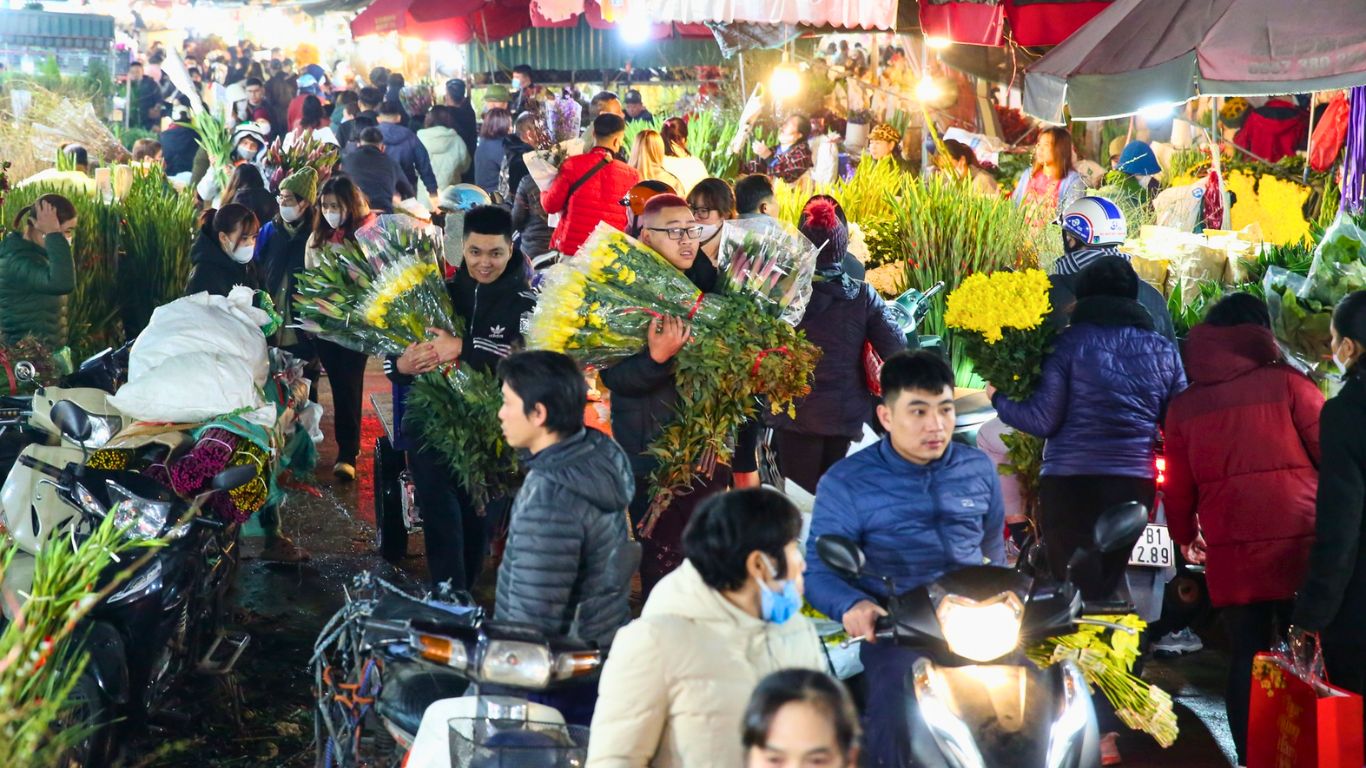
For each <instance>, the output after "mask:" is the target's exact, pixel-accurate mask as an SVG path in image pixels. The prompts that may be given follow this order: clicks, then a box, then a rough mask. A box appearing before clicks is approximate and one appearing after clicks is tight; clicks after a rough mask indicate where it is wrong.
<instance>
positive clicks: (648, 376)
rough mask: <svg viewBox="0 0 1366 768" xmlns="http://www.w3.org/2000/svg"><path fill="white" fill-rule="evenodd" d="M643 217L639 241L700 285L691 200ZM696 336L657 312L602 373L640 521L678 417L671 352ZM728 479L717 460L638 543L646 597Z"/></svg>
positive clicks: (663, 203) (682, 322)
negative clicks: (636, 344)
mask: <svg viewBox="0 0 1366 768" xmlns="http://www.w3.org/2000/svg"><path fill="white" fill-rule="evenodd" d="M640 221H641V230H640V241H641V242H642V243H644V244H645V245H647V246H649V247H650V248H652V249H654V250H655V251H656V252H657V253H659V255H660V256H663V257H664V260H665V261H667V262H668V263H669V264H670V265H672V266H673V267H674V269H677V270H678V271H679V272H682V273H684V274H685V275H688V278H689V279H690V280H692V282H693V284H694V285H698V284H699V283H698V280H697V279H695V277H694V269H693V267H694V266H695V264H696V263H698V262H703V261H707V259H706V258H705V257H703V258H701V259H699V258H697V256H698V253H699V250H698V248H699V245H700V243H701V238H702V226H701V225H700V224H698V223H697V220H696V219H695V218H694V217H693V213H692V209H691V208H689V207H688V203H687V201H685V200H684V199H683V198H681V197H679V196H678V195H672V194H664V195H655V196H654V197H652V198H650V200H649V202H647V203H646V204H645V210H644V211H643V212H642V213H641V216H640ZM699 287H700V286H699ZM691 335H692V329H691V327H690V326H689V324H688V322H687V320H686V319H685V318H681V317H663V318H660V319H658V320H656V321H655V323H654V324H653V325H652V326H651V327H650V330H649V338H648V342H647V344H646V346H645V349H643V350H641V351H640V352H637V353H636V354H634V355H632V356H631V357H628V358H626V359H625V360H622V361H621V362H619V363H617V364H616V365H613V366H612V367H611V368H608V369H606V370H604V371H603V372H602V383H603V384H604V385H606V386H607V388H608V389H609V390H611V392H612V433H613V436H614V437H616V439H617V442H618V443H620V444H621V447H622V448H623V449H625V450H626V455H627V456H628V457H629V458H630V460H631V473H632V474H633V475H634V476H635V481H636V491H635V496H634V497H633V498H632V499H631V507H630V509H631V519H632V521H633V522H634V523H635V524H636V525H639V524H640V522H641V520H643V519H644V517H645V512H646V511H647V509H648V507H649V504H650V474H651V473H652V472H653V471H654V469H655V467H656V465H657V460H656V459H655V458H653V457H651V456H649V455H647V453H646V451H647V450H648V449H649V447H650V444H651V443H653V442H654V440H655V438H656V437H658V436H659V434H660V433H661V432H663V431H664V428H665V426H667V425H668V423H669V422H670V421H671V420H673V418H674V412H675V408H676V405H677V403H678V389H677V386H676V384H675V381H674V358H675V357H676V356H677V355H678V353H679V351H680V350H682V349H683V346H684V345H686V344H687V343H688V339H689V338H691ZM693 458H694V459H700V458H701V457H700V456H696V457H693ZM730 481H731V468H730V467H727V466H725V465H720V466H717V468H716V470H715V472H714V473H713V475H712V476H711V477H710V478H703V479H700V480H697V481H696V482H695V483H694V484H693V488H692V491H691V492H690V493H686V494H681V495H679V496H677V497H675V498H674V500H673V502H672V503H671V504H670V505H669V507H668V508H667V509H665V510H664V512H663V513H662V514H661V515H660V517H659V521H658V523H657V524H656V525H655V528H654V531H653V532H652V533H651V535H650V538H647V539H643V540H642V541H641V548H642V558H641V565H640V584H641V589H642V591H643V592H644V593H645V594H646V595H648V594H649V592H650V590H651V589H652V588H653V587H654V585H655V584H656V583H658V582H659V580H660V579H661V578H663V577H664V576H665V575H666V574H668V573H669V572H670V571H672V570H673V569H674V568H676V567H678V565H679V564H680V563H682V562H683V551H682V546H681V543H680V542H681V541H682V538H683V529H684V528H685V527H686V526H687V524H688V520H689V519H691V517H692V511H693V509H694V508H695V507H696V506H697V505H698V504H699V503H700V502H701V501H702V500H703V499H706V498H707V497H708V496H711V495H713V494H716V493H720V492H723V491H725V490H726V489H727V488H728V487H729V486H730Z"/></svg>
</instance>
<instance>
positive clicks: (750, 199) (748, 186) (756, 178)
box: [735, 173, 778, 219]
mask: <svg viewBox="0 0 1366 768" xmlns="http://www.w3.org/2000/svg"><path fill="white" fill-rule="evenodd" d="M735 212H736V213H737V214H738V215H739V216H740V218H742V219H756V218H759V217H764V216H766V217H768V218H774V217H776V216H777V215H778V198H777V196H776V195H775V194H774V192H773V179H770V178H769V177H767V176H765V175H764V174H762V173H751V174H750V175H748V176H746V177H744V178H742V179H740V180H739V181H737V182H735Z"/></svg>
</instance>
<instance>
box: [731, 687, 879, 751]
mask: <svg viewBox="0 0 1366 768" xmlns="http://www.w3.org/2000/svg"><path fill="white" fill-rule="evenodd" d="M744 723H745V727H744V732H743V734H742V738H741V740H742V741H743V743H744V746H745V753H746V754H745V765H746V766H748V768H817V766H819V767H820V768H852V766H856V765H858V753H859V748H858V743H859V722H858V710H856V709H855V708H854V700H853V699H852V698H851V697H850V696H849V691H848V690H846V689H845V687H844V685H842V684H841V683H840V681H838V680H836V679H835V678H833V677H831V676H829V675H827V674H823V673H821V672H813V671H811V670H809V669H784V670H783V671H781V672H774V673H773V674H771V675H769V676H768V677H765V678H764V679H763V681H761V682H760V683H759V687H758V688H755V689H754V695H753V696H752V697H751V698H750V700H749V708H748V709H746V710H745V721H744Z"/></svg>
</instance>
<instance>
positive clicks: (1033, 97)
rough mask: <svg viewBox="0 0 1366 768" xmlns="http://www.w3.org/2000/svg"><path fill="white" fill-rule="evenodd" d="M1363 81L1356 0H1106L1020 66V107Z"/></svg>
mask: <svg viewBox="0 0 1366 768" xmlns="http://www.w3.org/2000/svg"><path fill="white" fill-rule="evenodd" d="M1362 84H1366V13H1363V9H1362V3H1361V0H1314V2H1310V3H1288V2H1286V1H1285V0H1182V1H1181V2H1172V0H1115V2H1114V3H1113V4H1112V5H1111V6H1110V7H1109V8H1107V9H1105V10H1104V11H1102V12H1101V13H1100V14H1099V15H1097V16H1096V17H1095V18H1094V19H1092V20H1091V22H1090V23H1088V24H1087V25H1086V26H1084V27H1082V28H1081V29H1080V30H1078V31H1077V32H1076V34H1074V35H1073V36H1072V37H1070V38H1068V39H1067V40H1066V41H1064V42H1063V43H1062V44H1061V45H1059V46H1058V47H1056V48H1054V49H1053V50H1052V52H1050V53H1049V54H1048V55H1047V56H1045V57H1044V58H1042V59H1040V60H1039V61H1038V62H1037V63H1035V64H1034V65H1033V66H1032V67H1030V68H1029V70H1028V71H1027V72H1026V73H1025V85H1024V109H1025V111H1026V112H1028V113H1029V114H1031V115H1034V116H1035V117H1038V118H1040V119H1042V120H1046V121H1049V122H1054V123H1061V122H1062V121H1063V108H1064V106H1067V107H1069V108H1070V111H1071V117H1072V118H1073V119H1077V120H1098V119H1103V118H1109V117H1121V116H1125V115H1131V114H1134V113H1135V112H1139V111H1141V110H1143V109H1144V108H1147V107H1153V106H1159V105H1169V104H1180V103H1183V102H1185V101H1188V100H1190V99H1192V98H1195V97H1197V96H1275V95H1278V94H1286V93H1304V92H1306V91H1318V90H1330V89H1337V88H1347V87H1350V86H1354V85H1362Z"/></svg>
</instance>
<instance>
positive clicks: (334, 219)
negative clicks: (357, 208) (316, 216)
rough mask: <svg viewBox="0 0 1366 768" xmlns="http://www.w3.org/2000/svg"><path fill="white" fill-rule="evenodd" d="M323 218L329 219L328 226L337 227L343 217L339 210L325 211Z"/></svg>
mask: <svg viewBox="0 0 1366 768" xmlns="http://www.w3.org/2000/svg"><path fill="white" fill-rule="evenodd" d="M323 218H324V219H326V220H327V226H329V227H331V228H333V229H337V228H338V227H340V226H341V223H342V217H341V213H339V212H336V211H328V212H327V213H324V214H323Z"/></svg>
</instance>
